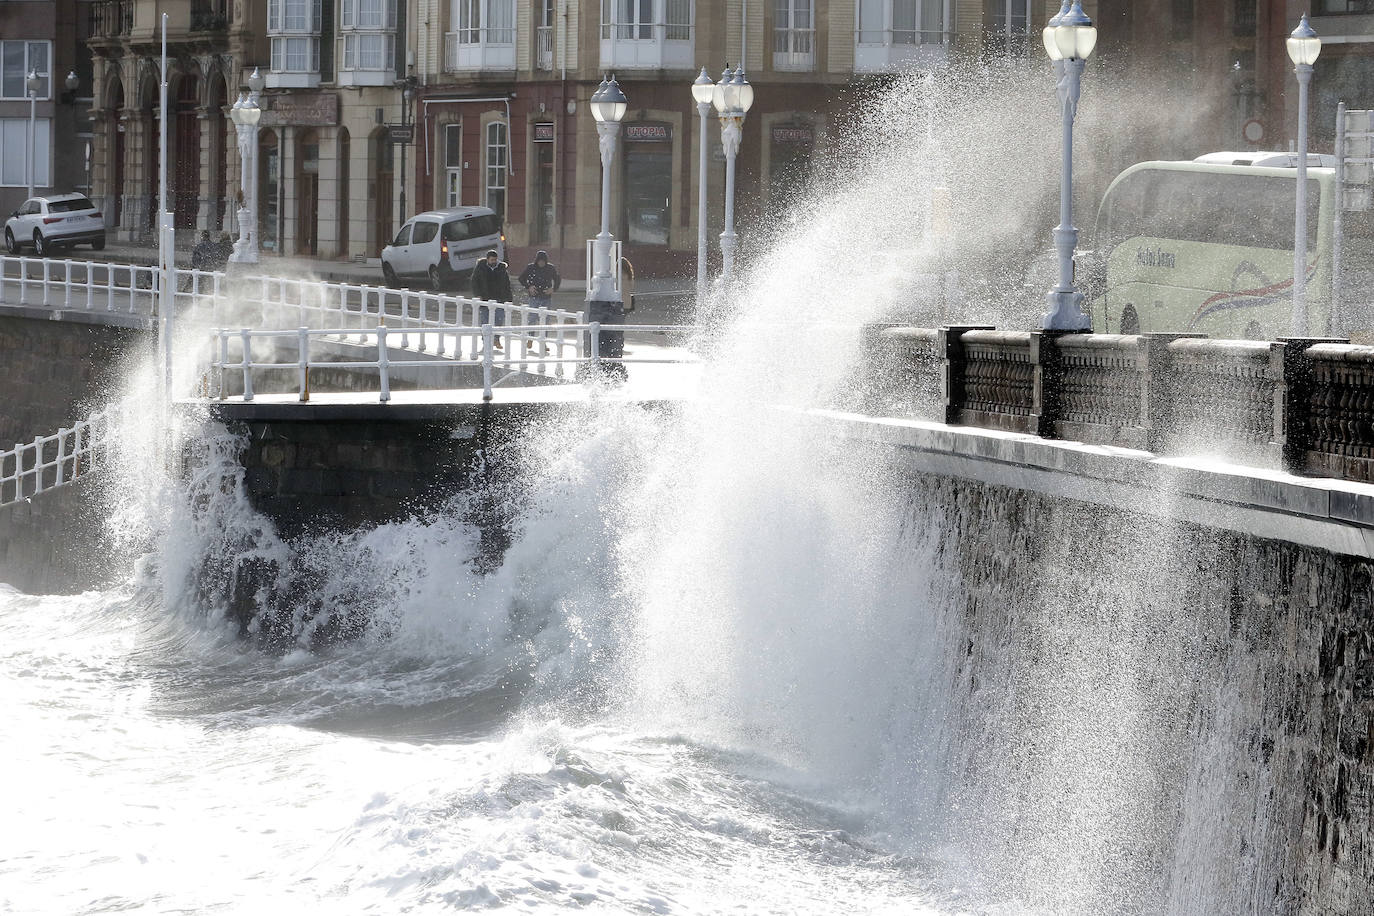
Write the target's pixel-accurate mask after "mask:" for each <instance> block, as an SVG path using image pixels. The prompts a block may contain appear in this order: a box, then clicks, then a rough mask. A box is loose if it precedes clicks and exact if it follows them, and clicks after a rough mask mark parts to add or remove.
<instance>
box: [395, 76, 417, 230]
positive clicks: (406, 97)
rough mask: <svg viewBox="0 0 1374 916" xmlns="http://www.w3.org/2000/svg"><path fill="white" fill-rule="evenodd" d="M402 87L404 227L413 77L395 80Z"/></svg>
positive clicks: (402, 202)
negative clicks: (407, 146) (407, 149)
mask: <svg viewBox="0 0 1374 916" xmlns="http://www.w3.org/2000/svg"><path fill="white" fill-rule="evenodd" d="M397 82H398V83H399V84H400V85H401V86H402V87H403V88H402V90H401V127H402V133H401V221H400V224H401V225H404V224H405V221H406V145H407V144H408V143H409V142H410V134H409V128H410V105H411V102H412V101H413V100H414V99H415V83H416V79H415V77H413V76H407V77H406V78H405V79H403V80H397Z"/></svg>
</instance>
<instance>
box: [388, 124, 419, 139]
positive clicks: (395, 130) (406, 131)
mask: <svg viewBox="0 0 1374 916" xmlns="http://www.w3.org/2000/svg"><path fill="white" fill-rule="evenodd" d="M386 135H387V139H388V140H390V141H391V142H392V143H414V142H415V125H414V124H388V125H387V126H386Z"/></svg>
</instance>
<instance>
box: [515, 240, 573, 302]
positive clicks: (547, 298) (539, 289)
mask: <svg viewBox="0 0 1374 916" xmlns="http://www.w3.org/2000/svg"><path fill="white" fill-rule="evenodd" d="M518 279H519V281H520V285H521V286H523V287H524V288H525V294H526V295H528V296H529V297H530V305H532V306H534V307H535V308H545V309H547V308H553V294H554V293H555V292H557V290H558V287H559V286H561V285H562V283H563V279H562V278H561V277H559V276H558V268H556V267H554V266H553V265H552V264H550V263H549V253H548V252H547V251H539V252H536V253H535V255H534V260H533V261H531V262H530V263H528V264H526V265H525V269H524V270H522V271H520V276H519V278H518Z"/></svg>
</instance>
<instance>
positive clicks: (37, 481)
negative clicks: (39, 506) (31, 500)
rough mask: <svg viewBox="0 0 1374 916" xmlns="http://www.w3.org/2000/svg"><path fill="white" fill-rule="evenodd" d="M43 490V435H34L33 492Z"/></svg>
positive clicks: (35, 493) (36, 492)
mask: <svg viewBox="0 0 1374 916" xmlns="http://www.w3.org/2000/svg"><path fill="white" fill-rule="evenodd" d="M42 492H43V437H42V436H34V437H33V493H34V495H35V496H37V495H38V494H39V493H42Z"/></svg>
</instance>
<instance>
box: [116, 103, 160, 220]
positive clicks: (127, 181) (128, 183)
mask: <svg viewBox="0 0 1374 916" xmlns="http://www.w3.org/2000/svg"><path fill="white" fill-rule="evenodd" d="M119 120H120V123H121V124H122V125H123V126H124V188H123V201H122V202H121V205H120V220H119V238H120V241H124V242H137V241H139V240H140V239H142V237H143V233H144V230H145V228H146V227H147V223H148V194H149V192H150V188H149V186H148V182H147V181H146V180H145V174H146V173H145V166H144V162H145V159H144V149H143V147H144V145H145V144H146V143H147V137H148V134H149V133H150V132H151V124H152V115H151V114H150V113H149V112H146V111H140V110H138V109H136V108H126V109H125V110H123V111H121V112H120V115H119Z"/></svg>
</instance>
